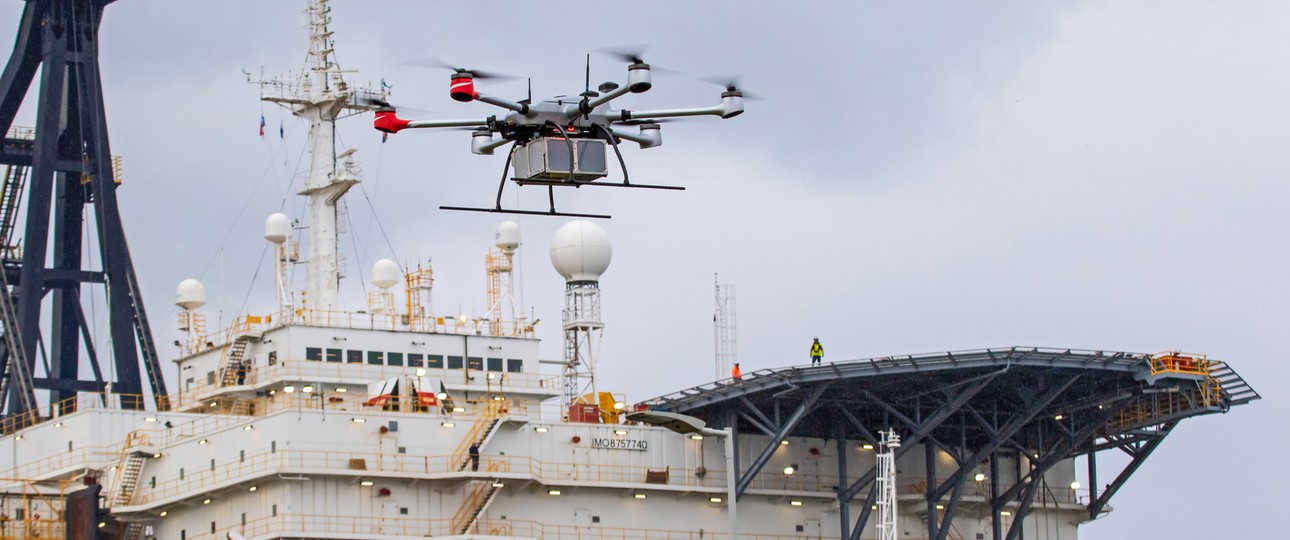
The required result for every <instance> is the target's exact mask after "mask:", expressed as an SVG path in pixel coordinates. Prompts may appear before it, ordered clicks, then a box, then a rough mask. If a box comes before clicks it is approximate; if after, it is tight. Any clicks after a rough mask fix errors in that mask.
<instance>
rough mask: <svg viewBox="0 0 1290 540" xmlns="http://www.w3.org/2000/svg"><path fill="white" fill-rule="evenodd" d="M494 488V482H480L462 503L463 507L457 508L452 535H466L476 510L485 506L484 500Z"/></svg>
mask: <svg viewBox="0 0 1290 540" xmlns="http://www.w3.org/2000/svg"><path fill="white" fill-rule="evenodd" d="M492 489H495V488H493V484H492V482H479V483H478V484H477V485H476V486H475V489H474V490H473V491H471V492H470V495H469V496H467V497H466V499H465V500H463V501H462V502H461V507H460V508H457V513H456V514H453V516H452V531H451V534H466V530H465V529H466V528H467V527H469V526H470V521H471V520H472V519H473V518H474V517H475V516H474V514H473V513H472V512H473V511H474V510H475V509H476V508H479V507H480V506H481V505H483V504H484V499H485V498H486V497H488V494H489V491H490V490H492Z"/></svg>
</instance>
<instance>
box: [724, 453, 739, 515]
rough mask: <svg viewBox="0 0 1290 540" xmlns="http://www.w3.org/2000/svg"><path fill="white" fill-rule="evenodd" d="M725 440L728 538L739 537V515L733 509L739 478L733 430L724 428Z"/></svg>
mask: <svg viewBox="0 0 1290 540" xmlns="http://www.w3.org/2000/svg"><path fill="white" fill-rule="evenodd" d="M725 432H726V434H725V436H724V437H723V438H724V439H725V440H726V509H727V511H728V513H729V514H730V540H738V539H739V516H738V514H737V513H736V510H735V508H736V507H735V492H736V491H737V484H736V483H737V482H738V480H739V471H738V470H735V431H734V429H733V428H726V429H725Z"/></svg>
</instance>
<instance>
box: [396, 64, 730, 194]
mask: <svg viewBox="0 0 1290 540" xmlns="http://www.w3.org/2000/svg"><path fill="white" fill-rule="evenodd" d="M607 52H608V53H609V54H611V55H613V56H616V57H618V58H620V59H621V60H623V61H626V62H629V64H628V66H627V83H626V84H625V85H619V84H618V83H615V82H605V83H602V84H600V85H599V86H598V87H597V88H596V90H592V89H591V60H590V55H588V59H587V75H586V81H585V87H584V91H583V92H582V93H581V94H578V95H577V96H555V97H552V98H549V99H545V100H542V101H537V102H534V101H533V99H532V85H531V83H530V87H529V97H528V98H526V99H523V100H520V101H510V100H506V99H503V98H500V97H496V96H492V95H488V94H483V93H480V92H479V91H478V90H477V89H476V88H475V82H476V81H477V80H484V79H501V78H507V77H506V76H502V75H498V74H494V73H491V72H486V71H481V70H477V69H466V68H462V67H457V66H455V65H452V64H449V63H447V62H443V61H441V60H437V59H427V60H422V61H420V62H417V63H414V64H413V65H421V66H426V67H438V68H447V69H451V70H452V74H451V76H450V80H451V83H450V84H449V87H448V95H449V96H450V97H451V98H452V99H453V100H456V101H460V102H463V103H469V102H471V101H479V102H482V103H487V104H489V105H493V106H496V107H500V108H502V109H506V110H507V112H506V113H505V114H504V115H502V116H500V117H499V116H496V115H493V116H489V117H487V118H470V119H458V120H406V119H402V118H399V117H398V116H397V111H396V108H395V107H394V106H392V105H390V104H389V103H388V102H386V101H383V100H374V101H373V103H372V105H373V108H374V110H375V112H376V120H375V121H374V122H373V125H374V127H375V128H376V129H377V130H379V131H382V132H384V133H390V134H393V133H398V132H400V131H402V130H405V129H420V128H436V129H443V128H452V129H459V130H468V131H471V144H470V150H471V152H472V153H475V154H480V155H492V154H493V153H494V151H496V150H498V149H499V148H502V147H504V146H506V145H508V144H511V145H513V146H512V147H511V149H510V151H509V153H508V155H507V157H506V164H505V165H503V172H502V180H501V183H500V184H499V185H498V188H497V201H496V203H495V204H494V206H493V207H491V208H472V207H462V206H440V207H439V208H440V209H442V210H458V211H467V212H492V213H502V214H529V215H546V216H567V217H583V218H605V219H608V218H609V217H610V216H608V215H603V214H579V213H568V212H559V211H556V208H555V188H557V187H575V188H580V187H584V186H610V187H623V188H637V189H663V190H683V189H685V188H684V187H680V186H664V185H650V184H639V183H635V184H634V183H632V182H631V179H630V177H629V176H628V174H627V163H626V162H625V161H624V160H623V154H622V151H621V150H620V148H619V144H620V143H621V142H622V141H630V142H633V143H636V144H637V145H639V146H640V148H641V149H648V148H655V147H657V146H660V145H662V144H663V137H662V131H661V126H660V124H661V123H663V122H667V121H669V120H671V119H676V118H681V117H695V116H718V117H721V118H723V119H725V118H733V117H735V116H739V115H740V114H741V113H743V112H744V98H745V95H744V92H743V91H742V90H740V89H739V87H738V83H737V81H736V80H735V79H733V78H730V79H726V80H719V81H717V80H713V81H711V82H716V83H718V84H720V85H721V86H722V87H723V88H724V90H723V91H722V92H721V101H720V103H718V104H716V105H712V106H709V107H694V108H682V109H659V110H644V111H634V110H629V109H613V108H611V107H610V103H611V102H613V101H614V100H616V99H618V98H621V97H623V96H626V95H628V94H640V93H644V92H647V91H649V89H650V88H653V86H654V84H653V82H652V80H651V69H650V65H649V64H647V63H645V61H644V59H642V58H641V54H640V53H639V52H637V51H626V52H623V51H607ZM660 71H661V69H660ZM751 98H752V97H751V96H749V99H751ZM628 127H635V128H636V131H635V132H632V131H628V130H627V129H625V128H628ZM610 149H612V150H613V152H614V155H615V156H616V157H617V159H618V164H619V168H620V169H621V170H622V174H623V181H622V182H610V181H604V180H601V179H603V178H605V177H606V176H608V175H609V165H610V163H609V161H608V159H607V154H608V151H609V150H610ZM508 178H509V179H510V180H511V181H513V182H515V184H516V185H518V186H521V187H522V186H528V185H535V186H546V187H547V193H548V200H549V202H550V206H549V209H548V210H540V211H539V210H520V209H513V208H503V207H502V192H503V190H504V188H505V187H506V181H507V179H508Z"/></svg>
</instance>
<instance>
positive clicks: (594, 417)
mask: <svg viewBox="0 0 1290 540" xmlns="http://www.w3.org/2000/svg"><path fill="white" fill-rule="evenodd" d="M569 421H570V422H578V423H583V424H599V423H600V407H599V406H597V405H590V404H586V403H578V404H574V405H570V406H569Z"/></svg>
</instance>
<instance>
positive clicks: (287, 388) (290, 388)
mask: <svg viewBox="0 0 1290 540" xmlns="http://www.w3.org/2000/svg"><path fill="white" fill-rule="evenodd" d="M282 391H283V392H286V393H288V394H290V393H292V392H295V391H296V387H294V386H291V385H287V386H283V387H282Z"/></svg>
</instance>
